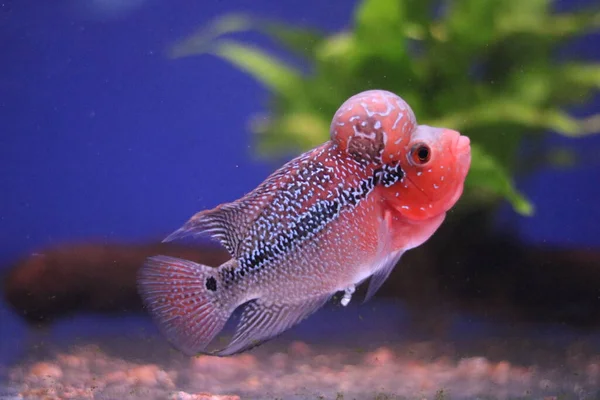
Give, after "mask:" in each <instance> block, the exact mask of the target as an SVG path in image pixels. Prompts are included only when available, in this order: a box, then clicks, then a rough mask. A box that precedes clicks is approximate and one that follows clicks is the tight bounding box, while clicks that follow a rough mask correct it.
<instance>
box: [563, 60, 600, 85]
mask: <svg viewBox="0 0 600 400" xmlns="http://www.w3.org/2000/svg"><path fill="white" fill-rule="evenodd" d="M559 74H560V75H563V76H564V77H565V79H566V80H568V81H569V82H571V83H572V84H576V85H582V86H587V87H591V88H596V89H600V64H584V63H569V64H567V65H564V66H563V67H562V68H560V70H559Z"/></svg>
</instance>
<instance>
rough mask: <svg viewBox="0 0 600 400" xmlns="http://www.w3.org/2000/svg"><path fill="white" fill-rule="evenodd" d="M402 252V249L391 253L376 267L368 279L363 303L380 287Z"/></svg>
mask: <svg viewBox="0 0 600 400" xmlns="http://www.w3.org/2000/svg"><path fill="white" fill-rule="evenodd" d="M403 253H404V252H403V251H400V252H397V253H393V254H391V255H390V256H389V257H387V258H386V259H385V260H384V261H383V262H382V263H381V265H380V266H379V268H377V270H376V271H375V273H373V275H371V279H370V280H369V288H368V289H367V294H366V295H365V299H364V301H363V303H366V302H367V301H369V300H370V299H371V297H373V296H374V295H375V293H377V291H378V290H379V289H380V288H381V285H383V283H384V282H385V281H386V280H387V278H388V277H389V276H390V274H391V273H392V270H393V269H394V267H395V266H396V264H398V261H400V257H402V254H403Z"/></svg>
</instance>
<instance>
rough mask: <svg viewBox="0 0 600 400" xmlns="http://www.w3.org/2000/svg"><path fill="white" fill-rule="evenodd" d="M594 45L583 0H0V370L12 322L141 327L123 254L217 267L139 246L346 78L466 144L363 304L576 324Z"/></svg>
mask: <svg viewBox="0 0 600 400" xmlns="http://www.w3.org/2000/svg"><path fill="white" fill-rule="evenodd" d="M598 43H600V7H599V6H598V2H597V1H591V0H589V1H586V0H560V1H552V2H551V1H543V0H528V1H518V2H517V1H516V0H515V1H494V0H486V1H483V0H481V1H479V0H477V1H476V0H455V1H442V2H435V1H416V0H406V1H391V0H390V1H383V0H381V1H374V0H364V1H360V0H357V1H349V0H331V1H327V2H321V1H317V0H302V1H296V0H288V1H285V2H279V3H277V5H275V3H274V2H273V1H269V0H255V1H253V2H251V3H250V2H247V1H242V0H230V1H227V2H222V1H178V2H171V1H165V0H128V1H126V0H122V1H114V0H60V1H53V2H47V1H34V0H19V1H16V0H13V1H11V0H8V1H2V2H0V127H1V136H0V238H1V239H2V243H1V245H0V273H1V275H2V288H3V289H2V299H1V300H0V364H5V365H6V364H10V363H14V362H18V360H19V359H20V357H22V356H23V354H24V353H25V352H26V351H27V349H28V346H30V345H31V344H32V342H31V341H28V340H29V339H28V338H31V336H30V334H31V332H32V331H34V332H36V331H39V330H42V331H45V332H50V334H51V335H54V336H51V337H52V338H55V339H56V338H60V337H61V335H68V334H71V335H72V334H74V332H76V334H77V335H85V334H86V332H87V333H91V332H93V333H95V334H96V333H98V332H100V331H102V330H106V331H111V332H115V331H116V332H121V329H129V328H123V327H138V326H142V325H143V326H147V327H149V329H151V325H150V324H149V322H148V321H147V319H146V318H145V317H144V315H143V310H142V309H141V307H140V304H139V299H138V298H137V293H135V281H134V277H135V272H136V270H137V268H138V267H139V265H140V264H141V263H142V262H143V259H144V258H145V257H146V256H148V255H150V254H153V253H157V252H162V253H169V254H177V255H185V256H187V257H188V258H190V259H195V260H202V261H204V262H206V263H212V264H215V265H217V264H218V263H219V262H221V261H222V260H224V259H226V256H225V255H224V254H223V252H222V251H221V250H220V249H217V248H214V247H212V246H211V245H210V244H200V245H199V246H195V247H184V246H164V245H158V244H156V243H157V242H160V240H161V239H162V238H163V237H164V236H166V235H167V234H168V233H170V232H172V231H173V230H174V229H176V228H177V227H179V226H180V225H181V224H182V223H183V222H184V221H185V220H186V219H187V218H188V217H189V216H191V215H192V214H193V213H195V212H197V211H199V210H201V209H206V208H212V207H214V206H216V205H218V204H219V203H222V202H228V201H232V200H234V199H237V198H239V197H241V196H242V195H243V194H244V193H246V192H248V191H250V190H252V189H253V188H254V187H255V186H256V185H258V184H259V183H260V182H261V181H262V180H264V178H265V177H266V176H267V175H268V174H269V173H270V172H272V171H273V170H274V169H275V168H277V167H278V166H280V165H281V163H283V162H284V161H286V160H288V159H290V158H291V157H293V156H295V155H297V154H299V153H300V152H302V151H304V150H306V149H309V148H311V147H313V146H315V145H317V144H319V143H322V142H323V141H325V140H327V138H328V124H329V121H330V118H331V116H332V115H333V113H334V112H335V110H336V109H337V107H339V105H340V104H341V103H342V102H343V101H344V100H345V99H346V98H347V97H349V96H350V95H352V94H354V93H356V92H358V91H361V90H365V89H370V88H381V89H387V90H391V91H394V92H396V93H397V94H399V95H400V96H402V97H403V98H405V99H406V100H407V101H408V102H409V104H411V106H412V107H413V109H414V111H415V114H416V116H417V119H418V121H419V122H420V123H427V124H431V125H437V126H446V127H449V128H454V129H458V130H461V132H463V133H465V134H467V135H469V136H470V137H471V138H472V140H473V143H474V146H475V148H474V161H473V170H472V173H471V175H470V177H469V182H468V189H467V191H466V193H465V196H463V200H461V202H460V203H459V205H458V206H457V208H456V210H454V211H453V212H452V213H451V215H450V216H449V219H448V221H447V223H446V224H445V225H444V227H443V228H442V229H441V230H440V232H438V233H437V234H436V235H435V236H434V238H433V239H432V240H431V241H430V242H428V243H427V244H426V245H424V246H423V247H422V248H420V249H416V250H414V251H413V252H411V253H412V254H409V255H407V256H406V257H405V259H404V260H403V261H402V262H401V265H402V266H401V267H399V268H396V270H395V271H394V273H393V274H392V276H391V278H390V281H389V282H387V283H386V285H384V288H383V289H382V292H381V295H380V296H381V298H382V299H385V298H395V299H398V300H399V301H400V303H399V304H400V305H399V307H405V308H406V309H407V310H408V314H409V315H412V317H410V318H409V320H412V322H414V324H413V325H412V326H413V328H414V329H416V330H417V331H418V332H427V334H431V333H432V332H434V331H435V332H438V333H439V334H443V332H444V331H445V330H447V329H450V328H449V327H451V326H454V325H452V324H453V321H455V320H452V319H450V320H446V319H444V318H442V317H440V316H441V315H453V316H456V315H459V316H460V317H459V318H466V319H467V320H469V321H475V320H485V321H493V322H494V323H497V324H500V326H502V325H503V324H504V325H506V324H509V325H510V324H515V323H518V322H523V323H543V324H555V325H558V326H568V327H570V328H573V329H576V331H577V332H580V333H581V334H582V335H583V334H587V333H589V332H590V331H593V332H595V329H596V328H597V327H598V326H599V325H600V311H599V310H600V227H599V221H600V207H598V204H599V200H600V189H599V183H600V136H598V135H596V133H598V132H600V96H599V95H598V94H599V91H598V89H599V88H600V45H598ZM125 316H131V318H130V319H128V318H129V317H125ZM397 329H407V330H408V329H409V328H408V326H399V327H398V328H397ZM51 340H54V339H51ZM57 340H58V339H57ZM33 343H34V344H35V341H34V342H33Z"/></svg>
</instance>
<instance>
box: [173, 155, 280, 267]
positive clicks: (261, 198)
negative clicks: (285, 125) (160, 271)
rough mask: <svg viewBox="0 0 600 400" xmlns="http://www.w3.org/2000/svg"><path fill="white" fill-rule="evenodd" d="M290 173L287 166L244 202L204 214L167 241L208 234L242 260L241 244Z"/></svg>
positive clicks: (221, 206) (249, 194) (233, 203)
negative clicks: (284, 178)
mask: <svg viewBox="0 0 600 400" xmlns="http://www.w3.org/2000/svg"><path fill="white" fill-rule="evenodd" d="M286 173H287V169H286V168H285V166H284V167H282V168H280V169H279V170H277V171H275V172H274V173H273V174H271V175H270V176H269V177H268V178H267V179H266V180H265V181H264V182H263V183H262V184H260V185H259V186H258V187H257V188H256V189H254V190H253V191H252V192H250V193H248V194H246V195H245V196H244V197H242V198H241V199H239V200H236V201H234V202H231V203H225V204H221V205H219V206H217V207H215V208H213V209H211V210H204V211H200V212H199V213H197V214H195V215H194V216H193V217H192V218H190V219H189V220H188V221H187V222H186V223H185V224H184V225H183V226H182V227H181V228H179V229H177V230H176V231H175V232H173V233H171V234H170V235H169V236H167V237H166V238H165V239H164V240H163V242H171V241H173V240H178V239H183V238H185V237H188V236H192V237H196V236H200V235H204V234H206V235H209V236H211V237H212V238H215V239H217V240H219V242H220V243H221V245H223V247H225V248H226V249H227V251H228V252H229V254H230V255H231V256H232V257H234V258H238V257H239V256H240V247H241V243H242V242H243V241H244V239H246V237H247V236H248V232H249V230H250V228H251V225H252V223H253V222H254V220H255V219H256V217H257V216H258V215H259V214H260V213H261V212H262V210H263V209H264V207H265V205H266V204H267V203H268V201H269V199H270V198H271V197H272V196H273V195H274V193H275V191H276V190H277V189H278V186H279V185H280V184H281V182H280V181H281V178H282V177H283V176H285V175H286Z"/></svg>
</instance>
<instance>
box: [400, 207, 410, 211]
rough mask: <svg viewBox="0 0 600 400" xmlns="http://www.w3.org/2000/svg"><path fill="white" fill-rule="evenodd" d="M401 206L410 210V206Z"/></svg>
mask: <svg viewBox="0 0 600 400" xmlns="http://www.w3.org/2000/svg"><path fill="white" fill-rule="evenodd" d="M401 208H403V209H405V210H410V207H409V206H402V207H401Z"/></svg>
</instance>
